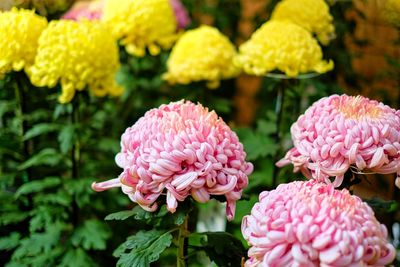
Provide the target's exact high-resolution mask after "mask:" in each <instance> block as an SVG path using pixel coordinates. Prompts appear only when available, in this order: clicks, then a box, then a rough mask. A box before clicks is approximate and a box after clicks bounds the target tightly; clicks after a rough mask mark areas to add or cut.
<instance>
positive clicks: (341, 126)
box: [277, 95, 400, 186]
mask: <svg viewBox="0 0 400 267" xmlns="http://www.w3.org/2000/svg"><path fill="white" fill-rule="evenodd" d="M291 133H292V139H293V143H294V148H292V149H291V150H289V151H288V152H287V154H286V156H285V158H284V159H282V160H280V161H279V162H278V163H277V166H280V167H281V166H284V165H286V164H289V163H293V165H294V171H299V170H300V171H302V173H303V174H304V175H305V176H307V177H308V178H315V179H317V180H318V181H323V182H330V180H329V177H335V180H334V185H335V186H340V184H341V183H342V181H343V176H344V174H345V172H346V171H347V170H348V169H349V168H352V169H354V170H356V171H363V170H365V171H367V172H375V173H381V174H389V173H397V176H399V175H400V152H399V151H400V111H398V110H395V109H392V108H390V107H389V106H386V105H384V104H382V103H380V102H377V101H374V100H370V99H368V98H365V97H362V96H356V97H354V96H348V95H340V96H339V95H332V96H329V97H325V98H322V99H320V100H318V101H317V102H315V103H314V104H313V105H312V106H311V107H309V108H308V109H307V110H306V112H305V113H304V115H301V116H300V117H299V119H298V120H297V122H295V123H294V124H293V125H292V127H291ZM396 184H397V185H399V184H400V178H397V180H396Z"/></svg>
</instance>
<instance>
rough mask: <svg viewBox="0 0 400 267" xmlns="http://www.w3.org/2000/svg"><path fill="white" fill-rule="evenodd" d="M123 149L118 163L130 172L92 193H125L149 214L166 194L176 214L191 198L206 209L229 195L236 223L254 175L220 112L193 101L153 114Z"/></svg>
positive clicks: (130, 132) (124, 141) (138, 124)
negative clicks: (239, 203) (119, 189)
mask: <svg viewBox="0 0 400 267" xmlns="http://www.w3.org/2000/svg"><path fill="white" fill-rule="evenodd" d="M121 147H122V149H121V152H120V153H118V154H117V156H116V162H117V164H118V166H120V167H121V168H123V169H124V171H123V172H122V173H121V175H120V176H119V177H118V178H116V179H113V180H110V181H106V182H102V183H93V185H92V188H93V189H94V190H95V191H103V190H106V189H109V188H111V187H122V191H123V192H124V193H125V194H127V195H128V196H129V198H130V199H131V200H132V201H133V202H136V203H138V204H139V205H140V206H142V207H143V208H144V209H145V210H148V211H154V210H156V209H157V203H156V200H157V199H158V197H159V196H160V195H162V194H166V198H167V201H166V202H167V208H168V210H169V211H170V212H175V209H176V207H177V205H178V201H183V200H185V198H186V197H188V196H189V195H191V196H192V197H193V198H194V199H195V200H196V201H198V202H201V203H204V202H207V201H208V200H209V199H210V195H224V196H225V198H226V201H227V205H226V214H227V217H228V219H229V220H232V219H233V217H234V214H235V206H236V200H238V199H240V197H241V195H242V190H243V188H245V187H246V186H247V184H248V179H247V175H249V174H250V173H251V172H252V170H253V165H252V164H251V163H248V162H246V161H245V157H246V153H245V152H244V151H243V145H242V144H241V143H240V142H239V140H238V137H237V135H236V134H235V133H234V132H233V131H232V130H231V129H230V128H229V126H228V125H226V124H225V122H224V121H223V120H222V119H221V118H219V117H218V116H217V114H216V113H215V112H214V111H211V112H209V111H208V109H207V108H204V107H203V106H202V105H200V104H197V105H196V104H193V103H191V102H189V101H186V102H184V101H179V102H172V103H170V104H168V105H161V106H160V107H159V108H156V109H152V110H150V111H148V112H147V113H146V114H145V115H144V117H142V118H140V119H139V120H138V121H137V122H136V123H135V124H134V125H133V126H132V127H130V128H128V129H126V131H125V133H124V134H123V135H122V140H121Z"/></svg>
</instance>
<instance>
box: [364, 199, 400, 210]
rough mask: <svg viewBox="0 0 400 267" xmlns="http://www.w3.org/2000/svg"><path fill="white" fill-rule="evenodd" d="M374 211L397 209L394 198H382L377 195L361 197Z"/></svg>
mask: <svg viewBox="0 0 400 267" xmlns="http://www.w3.org/2000/svg"><path fill="white" fill-rule="evenodd" d="M363 200H364V201H365V202H367V204H368V205H369V206H370V207H371V208H372V209H373V210H374V211H375V212H379V213H391V212H394V211H396V210H397V209H398V206H399V205H398V203H397V202H396V201H395V200H384V199H381V198H379V197H373V198H371V199H363Z"/></svg>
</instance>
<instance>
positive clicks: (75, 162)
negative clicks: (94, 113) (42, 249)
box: [71, 93, 81, 226]
mask: <svg viewBox="0 0 400 267" xmlns="http://www.w3.org/2000/svg"><path fill="white" fill-rule="evenodd" d="M79 103H80V94H79V93H78V95H77V96H75V98H74V99H73V100H72V112H71V124H72V126H73V127H74V135H75V140H74V144H73V145H72V149H71V161H72V179H74V180H78V179H79V176H80V171H79V165H80V156H81V154H80V141H79V135H78V130H77V128H78V127H77V124H78V123H79ZM78 220H79V208H78V204H77V203H76V201H75V200H74V201H73V202H72V222H73V224H74V225H75V226H76V225H78Z"/></svg>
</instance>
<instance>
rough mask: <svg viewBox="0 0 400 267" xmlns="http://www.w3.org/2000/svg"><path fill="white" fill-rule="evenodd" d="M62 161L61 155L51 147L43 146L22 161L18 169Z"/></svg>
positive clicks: (55, 163)
mask: <svg viewBox="0 0 400 267" xmlns="http://www.w3.org/2000/svg"><path fill="white" fill-rule="evenodd" d="M61 161H62V156H61V155H60V154H59V153H57V151H56V150H55V149H53V148H45V149H43V150H41V151H40V152H39V153H37V154H35V155H33V156H32V157H31V158H30V159H28V160H27V161H25V162H24V163H22V164H21V165H20V166H19V167H18V170H25V169H27V168H30V167H33V166H40V165H49V166H55V165H57V164H59V163H60V162H61Z"/></svg>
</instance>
